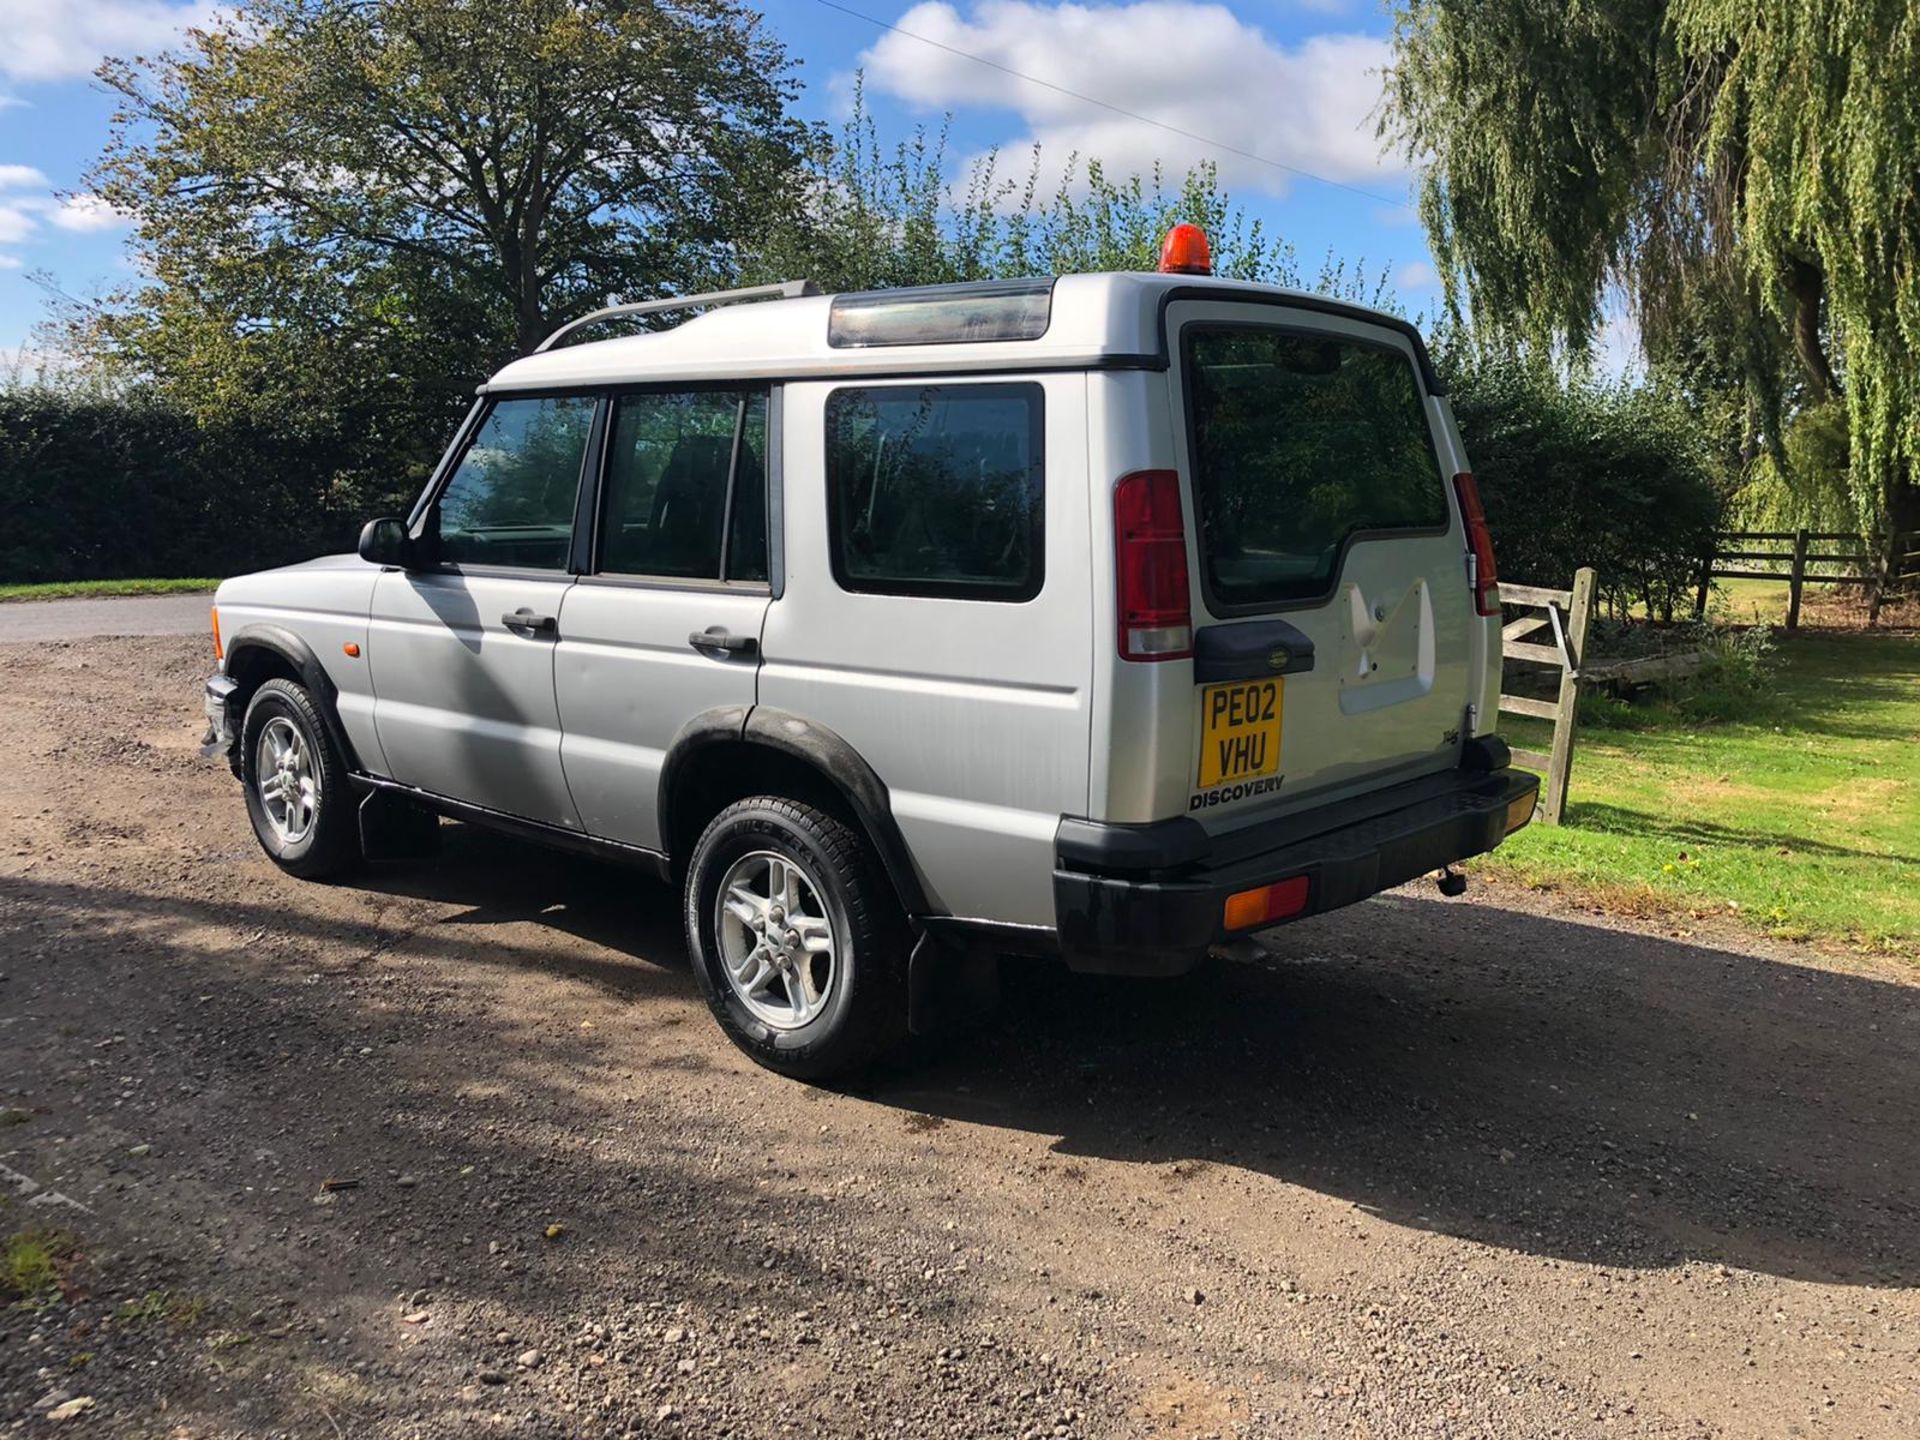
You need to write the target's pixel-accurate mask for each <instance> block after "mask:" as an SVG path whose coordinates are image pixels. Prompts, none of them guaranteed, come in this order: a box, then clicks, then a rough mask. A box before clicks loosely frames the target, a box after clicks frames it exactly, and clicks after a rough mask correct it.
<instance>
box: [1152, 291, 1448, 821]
mask: <svg viewBox="0 0 1920 1440" xmlns="http://www.w3.org/2000/svg"><path fill="white" fill-rule="evenodd" d="M1167 323H1168V327H1169V342H1170V349H1171V352H1172V354H1173V355H1174V356H1175V357H1176V363H1175V365H1174V373H1175V377H1176V378H1175V383H1174V388H1173V399H1174V405H1175V410H1176V414H1175V417H1174V419H1175V423H1174V427H1173V428H1174V432H1175V435H1176V446H1177V449H1178V451H1179V461H1180V464H1179V468H1180V471H1181V473H1182V474H1183V475H1184V476H1185V477H1187V481H1188V486H1189V492H1190V497H1189V498H1190V504H1191V512H1190V513H1191V515H1192V517H1193V529H1192V531H1191V534H1192V537H1193V545H1192V549H1193V555H1194V575H1193V587H1192V589H1193V605H1194V623H1195V632H1196V633H1195V637H1194V680H1195V694H1194V709H1193V730H1192V745H1191V748H1190V749H1189V751H1188V752H1187V753H1188V756H1189V757H1190V759H1191V762H1192V764H1193V772H1192V775H1191V777H1190V783H1191V786H1192V790H1191V797H1190V800H1189V809H1190V811H1191V812H1192V813H1194V814H1196V815H1197V816H1198V817H1199V818H1201V819H1202V820H1203V821H1204V822H1206V823H1208V824H1209V825H1212V824H1214V823H1216V822H1218V823H1221V824H1227V825H1231V824H1234V823H1237V822H1238V821H1239V820H1241V819H1249V820H1250V819H1253V818H1257V817H1260V816H1264V815H1270V814H1273V813H1276V812H1279V811H1284V810H1286V809H1291V808H1295V807H1298V806H1300V805H1302V804H1305V803H1308V802H1309V801H1311V800H1314V799H1316V798H1318V799H1326V798H1331V797H1332V796H1334V795H1337V794H1338V793H1340V792H1341V791H1343V790H1360V789H1371V788H1375V787H1377V786H1379V785H1384V784H1391V783H1394V782H1396V781H1398V780H1403V779H1411V778H1414V777H1416V776H1419V775H1423V774H1427V773H1431V772H1433V771H1436V770H1441V769H1446V768H1449V767H1451V766H1453V765H1455V764H1457V763H1458V753H1459V747H1460V742H1461V735H1462V731H1463V723H1464V720H1465V714H1466V708H1467V706H1468V704H1469V702H1470V701H1472V700H1473V699H1474V696H1473V695H1472V693H1471V681H1472V640H1473V631H1474V624H1475V620H1476V617H1475V615H1474V609H1473V600H1472V595H1471V592H1470V590H1469V588H1468V583H1467V576H1466V570H1465V566H1466V560H1465V541H1464V539H1463V532H1462V530H1461V526H1460V521H1459V518H1458V516H1457V513H1456V509H1457V507H1456V504H1455V501H1454V499H1453V495H1452V482H1451V476H1449V475H1448V474H1447V473H1446V469H1447V467H1446V466H1445V465H1444V464H1443V462H1442V458H1441V457H1442V456H1443V455H1444V454H1446V453H1447V451H1446V450H1445V448H1444V443H1443V442H1444V438H1445V434H1446V432H1445V429H1444V421H1443V417H1442V416H1441V415H1440V414H1439V413H1438V408H1437V405H1436V403H1435V402H1433V401H1432V400H1431V399H1430V398H1429V397H1428V395H1427V392H1426V388H1425V386H1424V385H1423V383H1422V378H1421V373H1420V367H1419V364H1418V362H1417V359H1416V356H1415V353H1414V349H1413V346H1412V344H1411V342H1410V341H1409V340H1408V339H1407V338H1406V337H1405V336H1403V335H1401V334H1400V333H1398V332H1397V331H1395V330H1393V329H1391V328H1389V327H1387V326H1383V325H1372V324H1368V323H1366V322H1364V321H1360V320H1355V319H1350V318H1347V317H1344V316H1335V315H1325V314H1319V313H1315V312H1311V311H1305V310H1300V311H1295V310H1290V309H1285V308H1281V307H1275V306H1272V305H1249V304H1244V303H1243V304H1234V303H1227V302H1215V301H1206V302H1200V301H1191V302H1180V303H1176V304H1174V305H1172V306H1170V307H1169V308H1168V316H1167Z"/></svg>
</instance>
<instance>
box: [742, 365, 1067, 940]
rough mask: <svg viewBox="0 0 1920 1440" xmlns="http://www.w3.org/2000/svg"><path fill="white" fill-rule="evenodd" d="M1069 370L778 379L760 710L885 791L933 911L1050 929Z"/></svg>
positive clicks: (1061, 742) (1061, 697) (1060, 722)
mask: <svg viewBox="0 0 1920 1440" xmlns="http://www.w3.org/2000/svg"><path fill="white" fill-rule="evenodd" d="M1086 390H1087V381H1086V376H1085V375H1083V374H1079V373H1065V374H1047V375H1016V376H994V375H973V374H967V375H941V376H937V377H932V378H929V379H926V380H905V381H901V380H882V379H876V380H873V381H871V382H862V381H859V380H857V379H854V378H852V377H850V378H849V381H848V383H845V384H836V383H833V382H817V383H808V384H797V383H796V384H790V385H788V386H787V387H786V391H785V395H784V397H783V405H784V414H785V427H786V435H785V446H784V448H785V454H786V465H785V469H784V472H783V477H782V483H783V492H784V495H785V497H786V498H785V505H784V515H785V520H784V524H785V531H786V537H787V551H788V554H789V555H790V556H792V557H793V561H792V564H791V565H790V566H789V567H788V573H787V582H786V590H785V593H784V594H783V595H782V596H781V599H780V601H779V603H778V604H776V605H774V606H773V608H772V612H771V613H770V614H769V616H768V618H767V631H766V665H765V668H764V669H763V670H762V671H761V676H760V703H761V704H762V705H765V706H770V707H772V708H774V709H777V710H786V711H790V712H792V713H793V714H795V715H799V716H803V717H805V718H806V719H807V720H809V721H812V722H814V723H816V724H819V725H822V726H824V727H826V728H827V729H829V730H832V731H833V732H835V733H836V734H838V735H839V736H840V737H841V738H842V739H844V740H845V741H846V742H847V743H848V744H849V745H851V746H852V747H853V748H854V749H855V750H856V751H858V752H859V754H860V755H861V756H862V757H863V758H864V759H865V760H866V761H867V763H868V764H869V765H871V766H872V767H873V769H874V771H875V773H876V774H878V776H879V777H880V780H881V781H882V783H883V784H885V786H886V787H887V794H888V799H889V802H890V804H891V806H892V809H893V815H894V818H895V819H896V820H897V821H898V822H899V825H900V830H901V833H902V835H903V836H904V837H905V839H906V842H907V847H908V849H909V850H910V851H911V852H912V854H913V856H914V859H915V861H916V862H917V864H918V865H919V867H920V870H921V878H922V879H923V881H924V882H925V883H926V886H927V890H928V892H929V896H930V898H931V899H932V901H933V904H934V905H935V907H936V908H937V909H939V910H941V911H944V912H946V913H949V914H953V915H959V916H965V917H971V918H988V919H994V920H999V921H1005V922H1013V923H1018V924H1027V925H1034V926H1051V925H1052V924H1053V920H1054V912H1053V864H1054V860H1053V840H1054V834H1055V832H1056V831H1057V830H1058V829H1059V825H1060V817H1061V815H1063V814H1081V813H1084V811H1085V808H1086V803H1087V752H1088V707H1089V692H1090V687H1091V683H1092V674H1091V669H1092V660H1091V640H1092V626H1093V620H1092V616H1091V614H1090V613H1089V608H1088V595H1089V592H1090V588H1091V580H1090V576H1089V563H1090V561H1089V553H1090V549H1091V546H1090V537H1089V533H1088V519H1087V438H1086V437H1087V414H1086Z"/></svg>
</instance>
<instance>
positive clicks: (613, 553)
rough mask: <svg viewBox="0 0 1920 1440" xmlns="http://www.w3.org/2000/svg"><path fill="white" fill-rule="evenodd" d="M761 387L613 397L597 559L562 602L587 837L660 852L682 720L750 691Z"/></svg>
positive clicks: (562, 696)
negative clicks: (669, 763) (666, 768)
mask: <svg viewBox="0 0 1920 1440" xmlns="http://www.w3.org/2000/svg"><path fill="white" fill-rule="evenodd" d="M773 408H774V407H773V396H772V395H771V394H770V392H769V391H768V389H767V388H766V387H765V386H731V387H695V386H689V387H675V388H671V389H646V390H631V391H625V392H621V393H619V394H616V395H615V396H614V397H613V400H612V409H611V412H610V415H609V419H608V423H607V444H606V456H605V460H604V465H603V469H602V471H601V483H600V486H599V494H598V505H597V507H596V512H597V513H596V514H595V516H594V537H595V538H594V543H593V546H592V563H591V565H590V566H589V567H588V571H587V573H585V574H583V575H582V576H581V577H580V580H579V583H578V584H576V585H575V586H574V587H573V588H572V589H571V590H570V591H569V592H568V594H567V599H566V605H565V608H564V609H563V610H562V611H561V614H560V641H559V646H558V649H557V650H556V652H555V669H554V683H555V688H556V692H557V694H558V697H559V705H560V717H561V721H562V724H563V727H564V730H565V737H564V739H563V740H562V742H561V760H562V764H563V766H564V768H565V771H566V776H567V781H568V783H569V785H570V786H571V787H572V790H573V794H574V797H575V799H576V801H577V802H578V804H579V809H580V818H581V823H582V825H583V826H584V827H585V829H586V831H587V833H588V834H590V835H596V836H599V837H601V838H603V839H608V840H617V841H619V842H621V843H623V844H627V845H636V846H639V847H641V848H643V849H647V850H664V849H665V845H664V843H663V839H662V836H661V834H660V826H659V815H658V813H657V808H658V795H659V787H660V771H661V768H662V766H663V765H664V763H665V760H666V755H667V751H668V749H669V748H670V747H671V745H672V744H673V740H674V737H675V736H676V735H678V734H679V732H680V729H681V727H682V726H684V725H686V724H687V723H688V722H689V721H691V720H693V719H695V718H696V717H697V716H700V715H703V714H705V713H707V712H709V711H714V710H730V709H731V710H738V711H740V712H741V713H742V717H743V718H744V712H745V710H746V708H747V707H749V706H751V705H752V704H753V702H754V685H755V676H756V673H757V671H758V669H759V665H760V630H761V623H762V621H763V620H764V618H765V616H766V611H767V604H768V601H769V599H770V597H771V596H772V594H773V589H774V585H773V581H774V578H775V577H774V570H773V566H772V557H773V555H774V553H775V552H774V551H773V549H772V547H771V546H770V544H769V525H768V514H769V489H770V481H769V473H768V464H767V457H768V455H769V453H770V452H769V436H770V434H773V433H777V432H775V429H774V424H773V417H772V416H771V414H770V411H771V410H772V409H773Z"/></svg>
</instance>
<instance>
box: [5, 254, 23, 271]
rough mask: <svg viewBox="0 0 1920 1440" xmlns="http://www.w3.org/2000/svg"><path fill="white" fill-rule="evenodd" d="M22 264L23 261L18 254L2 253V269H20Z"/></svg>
mask: <svg viewBox="0 0 1920 1440" xmlns="http://www.w3.org/2000/svg"><path fill="white" fill-rule="evenodd" d="M20 264H21V261H20V257H19V256H18V255H5V254H0V270H18V269H19V268H20Z"/></svg>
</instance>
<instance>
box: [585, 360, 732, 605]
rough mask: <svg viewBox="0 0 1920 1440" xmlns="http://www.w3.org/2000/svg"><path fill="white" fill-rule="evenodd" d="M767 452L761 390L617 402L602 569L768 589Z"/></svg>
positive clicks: (641, 397)
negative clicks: (755, 583)
mask: <svg viewBox="0 0 1920 1440" xmlns="http://www.w3.org/2000/svg"><path fill="white" fill-rule="evenodd" d="M766 453H767V397H766V393H765V392H764V391H753V392H747V391H740V390H680V391H671V392H645V393H640V394H633V395H622V396H620V397H619V398H618V399H617V400H616V401H615V402H614V412H613V434H612V440H611V443H610V446H609V449H608V454H607V478H606V496H605V499H604V500H603V502H602V510H601V539H600V563H599V569H600V570H602V571H604V572H610V573H613V574H619V575H660V576H670V577H675V578H682V579H699V580H765V579H766V578H767V472H766V465H765V456H766ZM729 504H731V507H732V509H731V516H729V510H728V507H729Z"/></svg>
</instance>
